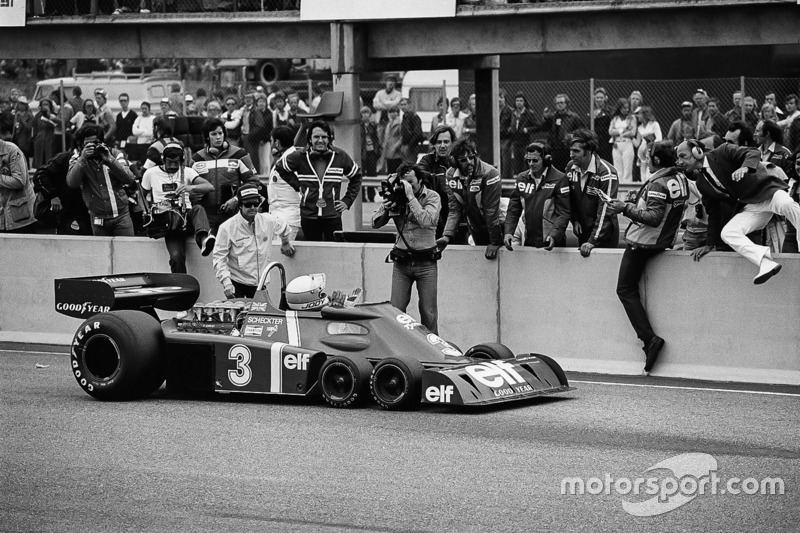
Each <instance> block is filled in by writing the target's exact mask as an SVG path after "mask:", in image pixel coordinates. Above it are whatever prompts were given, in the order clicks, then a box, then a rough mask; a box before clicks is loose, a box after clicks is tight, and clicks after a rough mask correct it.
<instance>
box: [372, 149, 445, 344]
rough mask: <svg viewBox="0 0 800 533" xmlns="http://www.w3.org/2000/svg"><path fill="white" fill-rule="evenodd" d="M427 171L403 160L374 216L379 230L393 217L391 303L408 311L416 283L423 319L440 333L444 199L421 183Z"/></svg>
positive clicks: (389, 258) (431, 328) (384, 183)
mask: <svg viewBox="0 0 800 533" xmlns="http://www.w3.org/2000/svg"><path fill="white" fill-rule="evenodd" d="M424 175H425V172H424V171H423V170H422V168H420V167H419V166H417V165H410V164H407V163H403V164H401V165H400V167H398V169H397V174H396V175H394V176H390V179H389V180H387V181H385V182H383V183H382V184H381V188H382V189H383V190H382V193H381V194H382V195H383V197H384V200H383V203H382V204H381V206H380V207H379V208H378V209H377V211H375V214H374V215H373V216H372V227H373V228H374V229H378V228H380V227H382V226H385V225H386V224H387V223H388V222H389V220H390V219H394V224H395V227H396V228H397V241H396V242H395V245H394V248H393V249H392V251H391V252H390V254H389V257H388V258H387V261H391V262H392V263H394V267H393V270H392V298H391V302H392V305H393V306H395V307H397V308H398V309H400V310H401V311H403V312H405V311H406V308H407V307H408V303H409V302H410V301H411V286H412V285H413V284H414V282H416V284H417V294H418V296H419V314H420V322H422V325H423V326H425V327H426V328H428V330H430V331H431V332H432V333H438V325H437V322H438V314H439V311H438V296H437V291H438V289H437V284H438V267H437V264H436V262H437V261H438V260H439V258H440V257H441V252H439V250H438V248H437V246H436V224H437V222H438V221H439V211H440V210H441V208H442V202H441V200H440V199H439V195H438V194H436V193H435V192H434V191H431V190H430V189H428V188H427V187H425V185H423V184H422V179H423V176H424Z"/></svg>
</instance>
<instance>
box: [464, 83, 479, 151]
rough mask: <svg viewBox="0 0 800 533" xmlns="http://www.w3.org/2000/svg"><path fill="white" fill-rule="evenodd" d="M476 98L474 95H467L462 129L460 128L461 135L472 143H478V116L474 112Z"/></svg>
mask: <svg viewBox="0 0 800 533" xmlns="http://www.w3.org/2000/svg"><path fill="white" fill-rule="evenodd" d="M476 104H477V97H476V96H475V94H474V93H473V94H471V95H469V100H467V109H466V111H465V115H466V116H465V117H464V127H463V128H461V135H462V136H463V137H467V138H469V139H470V140H471V141H472V142H474V143H477V142H478V123H477V120H478V115H477V110H476Z"/></svg>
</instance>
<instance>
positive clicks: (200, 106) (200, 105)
mask: <svg viewBox="0 0 800 533" xmlns="http://www.w3.org/2000/svg"><path fill="white" fill-rule="evenodd" d="M207 101H208V96H206V90H205V89H203V88H202V87H199V88H198V89H197V91H195V99H194V105H196V106H197V112H198V113H200V116H203V115H204V114H205V112H206V102H207Z"/></svg>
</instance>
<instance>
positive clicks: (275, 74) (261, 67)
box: [256, 59, 292, 85]
mask: <svg viewBox="0 0 800 533" xmlns="http://www.w3.org/2000/svg"><path fill="white" fill-rule="evenodd" d="M291 67H292V64H291V61H289V60H286V59H264V60H263V61H259V63H258V65H256V78H257V79H258V80H259V83H262V84H264V85H272V84H273V83H275V82H276V81H279V80H285V79H286V78H288V77H289V70H290V69H291Z"/></svg>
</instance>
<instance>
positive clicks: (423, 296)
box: [391, 261, 439, 334]
mask: <svg viewBox="0 0 800 533" xmlns="http://www.w3.org/2000/svg"><path fill="white" fill-rule="evenodd" d="M438 278H439V267H438V266H437V264H436V261H408V262H406V263H394V269H393V270H392V298H391V302H392V305H393V306H395V307H396V308H398V309H400V310H401V311H402V312H404V313H405V312H406V308H408V304H409V302H410V301H411V287H412V285H413V284H414V283H415V282H416V284H417V296H418V297H419V316H420V322H422V325H423V326H425V327H426V328H428V330H429V331H430V332H431V333H436V334H438V333H439V327H438V320H439V303H438Z"/></svg>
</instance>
